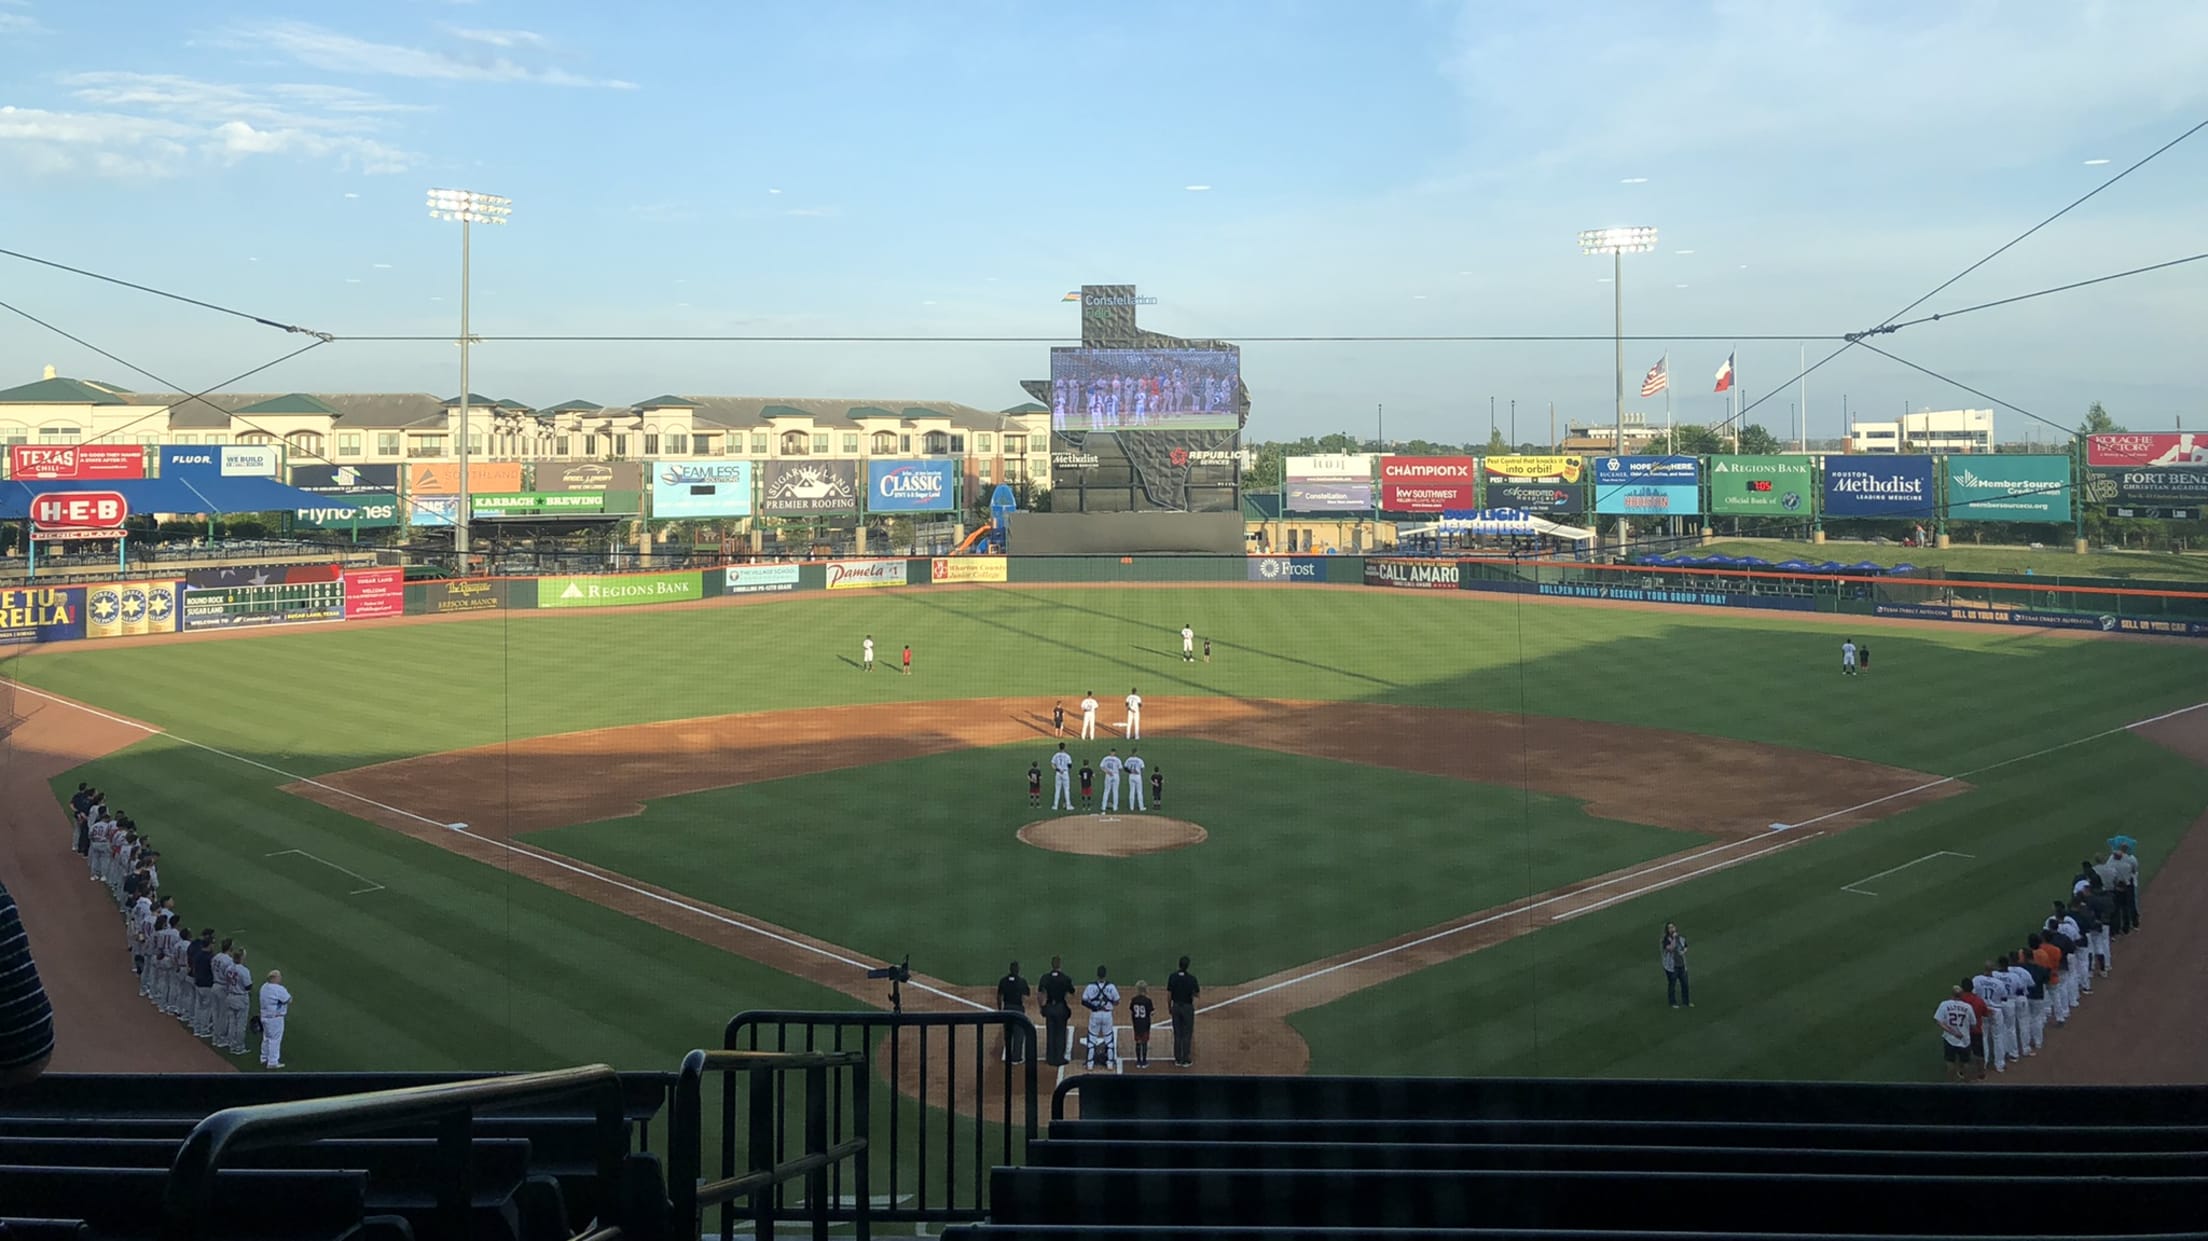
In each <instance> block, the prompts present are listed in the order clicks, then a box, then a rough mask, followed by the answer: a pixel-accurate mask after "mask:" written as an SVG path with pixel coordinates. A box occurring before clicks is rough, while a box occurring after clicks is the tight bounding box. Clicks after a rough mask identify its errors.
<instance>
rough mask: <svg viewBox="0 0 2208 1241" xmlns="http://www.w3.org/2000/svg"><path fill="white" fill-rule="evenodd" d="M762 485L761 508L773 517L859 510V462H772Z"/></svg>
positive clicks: (769, 463) (762, 511)
mask: <svg viewBox="0 0 2208 1241" xmlns="http://www.w3.org/2000/svg"><path fill="white" fill-rule="evenodd" d="M762 473H763V477H764V479H765V481H764V482H763V483H762V484H761V485H760V488H759V511H760V512H761V513H765V514H767V515H768V516H770V517H789V516H803V515H805V514H808V513H856V512H858V511H859V463H858V462H856V461H769V462H767V463H766V465H765V467H764V469H763V472H762Z"/></svg>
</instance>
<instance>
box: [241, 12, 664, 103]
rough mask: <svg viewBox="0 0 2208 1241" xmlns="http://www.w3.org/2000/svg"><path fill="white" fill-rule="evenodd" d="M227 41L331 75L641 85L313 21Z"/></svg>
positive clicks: (247, 29) (245, 32)
mask: <svg viewBox="0 0 2208 1241" xmlns="http://www.w3.org/2000/svg"><path fill="white" fill-rule="evenodd" d="M476 33H493V32H484V31H478V32H476ZM503 33H506V34H514V33H519V32H513V31H507V32H503ZM226 41H227V42H228V43H230V44H232V45H234V46H239V47H247V48H260V49H265V50H267V51H272V52H276V53H278V54H280V55H284V56H288V57H290V58H291V59H293V60H296V61H298V62H300V63H301V64H305V65H312V66H313V67H315V68H317V69H326V70H328V71H330V72H332V73H360V74H375V75H381V76H386V77H399V78H419V79H425V80H429V81H442V82H528V83H534V84H536V85H540V86H582V87H603V88H606V89H609V90H635V89H636V84H635V83H634V82H625V81H622V80H621V79H619V78H591V77H584V76H582V75H580V74H575V73H570V72H568V71H567V70H565V69H556V68H549V67H541V66H534V65H525V64H522V63H520V62H519V61H516V60H513V59H511V58H509V57H506V56H500V55H494V56H487V57H483V56H458V55H453V54H450V53H447V52H441V51H438V50H436V49H434V48H426V47H410V46H407V45H406V44H402V43H378V42H376V41H374V40H372V39H361V38H356V37H354V36H352V35H349V34H344V33H342V32H340V31H336V30H331V29H329V28H328V27H326V26H317V25H314V24H313V23H311V22H296V21H283V22H269V23H265V24H260V25H241V26H237V27H233V28H232V29H231V31H230V32H229V34H228V36H227V39H226Z"/></svg>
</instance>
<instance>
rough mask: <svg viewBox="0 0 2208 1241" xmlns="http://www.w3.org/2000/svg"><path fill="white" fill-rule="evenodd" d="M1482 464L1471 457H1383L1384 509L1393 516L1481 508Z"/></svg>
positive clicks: (1381, 505) (1382, 486)
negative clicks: (1476, 493)
mask: <svg viewBox="0 0 2208 1241" xmlns="http://www.w3.org/2000/svg"><path fill="white" fill-rule="evenodd" d="M1477 475H1478V462H1476V461H1474V460H1473V459H1472V458H1470V457H1382V458H1380V507H1381V508H1383V509H1385V510H1387V511H1388V512H1391V513H1439V512H1441V511H1443V510H1444V509H1452V508H1474V507H1477V505H1476V503H1475V502H1474V498H1473V494H1472V492H1473V487H1474V483H1475V479H1476V477H1477Z"/></svg>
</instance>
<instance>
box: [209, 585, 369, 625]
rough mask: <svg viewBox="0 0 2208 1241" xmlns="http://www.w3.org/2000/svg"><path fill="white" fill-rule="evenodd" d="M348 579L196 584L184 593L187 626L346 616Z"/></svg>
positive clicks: (262, 622) (277, 623)
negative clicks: (212, 584) (214, 584)
mask: <svg viewBox="0 0 2208 1241" xmlns="http://www.w3.org/2000/svg"><path fill="white" fill-rule="evenodd" d="M344 618H345V583H344V582H342V581H327V582H270V583H267V584H264V585H249V584H248V585H220V586H193V587H191V588H189V589H188V590H186V591H185V593H184V627H185V628H186V629H232V628H237V627H239V626H242V625H282V624H289V623H292V622H296V621H325V620H332V621H334V620H343V619H344Z"/></svg>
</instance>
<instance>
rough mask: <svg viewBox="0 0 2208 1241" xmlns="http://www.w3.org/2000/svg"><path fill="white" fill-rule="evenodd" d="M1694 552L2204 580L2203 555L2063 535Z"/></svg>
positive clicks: (1744, 545)
mask: <svg viewBox="0 0 2208 1241" xmlns="http://www.w3.org/2000/svg"><path fill="white" fill-rule="evenodd" d="M1688 550H1689V551H1691V552H1693V553H1694V554H1697V555H1722V556H1761V557H1763V558H1764V559H1765V560H1769V561H1774V562H1776V561H1780V560H1792V559H1794V558H1796V557H1799V558H1801V559H1803V560H1809V561H1814V562H1818V563H1822V562H1824V561H1827V560H1837V561H1840V562H1841V563H1843V564H1855V563H1856V562H1858V561H1863V560H1868V561H1870V562H1871V563H1872V564H1885V565H1894V564H1913V565H1938V566H1940V567H1941V568H1944V569H1953V570H1955V571H1957V572H1960V573H2014V574H2017V575H2019V576H2022V575H2025V574H2027V573H2028V574H2031V575H2033V576H2037V577H2049V576H2060V577H2113V578H2136V579H2139V580H2143V581H2164V582H2208V556H2198V555H2178V554H2175V553H2172V552H2087V553H2086V554H2085V555H2083V556H2080V555H2078V554H2077V552H2076V551H2074V550H2072V546H2071V540H2070V538H2069V537H2068V535H2067V534H2066V535H2064V536H2063V537H2062V538H2061V539H2060V540H2059V541H2057V542H2055V543H2050V544H2048V545H2047V546H2046V547H2044V548H2041V549H2040V550H2037V551H2034V550H2033V549H2031V548H2029V547H1979V546H1975V545H1973V544H1970V543H1962V542H1958V543H1956V544H1955V545H1954V546H1952V547H1948V548H1944V549H1943V548H1938V547H1900V546H1897V545H1895V544H1891V543H1852V542H1831V543H1811V542H1807V541H1804V540H1800V539H1721V540H1719V541H1718V542H1716V543H1713V544H1711V545H1710V546H1708V547H1697V548H1689V549H1688Z"/></svg>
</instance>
